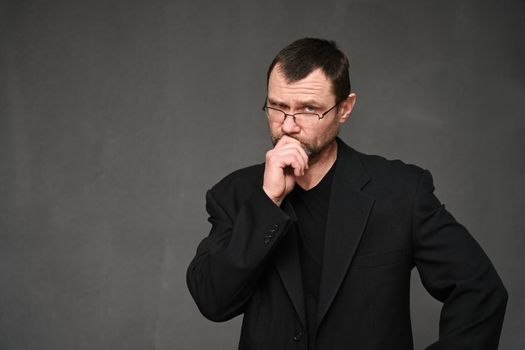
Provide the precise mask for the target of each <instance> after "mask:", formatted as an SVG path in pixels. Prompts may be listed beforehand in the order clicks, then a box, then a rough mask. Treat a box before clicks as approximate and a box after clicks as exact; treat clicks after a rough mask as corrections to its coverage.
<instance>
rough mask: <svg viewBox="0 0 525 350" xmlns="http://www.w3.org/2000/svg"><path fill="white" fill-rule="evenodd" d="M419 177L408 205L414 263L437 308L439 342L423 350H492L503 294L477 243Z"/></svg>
mask: <svg viewBox="0 0 525 350" xmlns="http://www.w3.org/2000/svg"><path fill="white" fill-rule="evenodd" d="M433 192H434V186H433V183H432V176H431V175H430V173H429V172H428V171H423V173H422V175H421V177H420V179H419V184H418V189H417V192H416V194H415V199H414V211H413V240H414V247H415V248H414V249H415V250H414V262H415V265H416V267H417V269H418V271H419V274H420V276H421V280H422V282H423V285H424V287H425V288H426V289H427V291H428V292H429V293H430V294H431V295H432V296H433V297H434V298H436V299H438V300H439V301H441V302H442V303H443V307H442V310H441V317H440V323H439V340H438V341H437V342H436V343H434V344H432V345H431V346H429V347H428V349H429V350H441V349H443V350H445V349H447V350H450V349H472V350H474V349H475V350H489V349H497V348H498V342H499V336H500V332H501V326H502V323H503V317H504V314H505V307H506V303H507V291H506V290H505V287H504V286H503V283H502V282H501V280H500V278H499V276H498V274H497V273H496V271H495V269H494V267H493V266H492V264H491V262H490V260H489V259H488V257H487V256H486V255H485V253H484V252H483V250H482V249H481V247H480V246H479V245H478V243H477V242H476V241H475V240H474V239H473V238H472V237H471V235H470V234H469V233H468V232H467V230H466V229H465V228H464V227H463V226H462V225H460V224H459V223H458V222H457V221H456V220H455V219H454V218H453V217H452V215H451V214H450V213H449V212H448V211H447V210H445V207H444V205H442V204H441V203H440V202H439V200H438V199H437V198H436V197H435V196H434V193H433Z"/></svg>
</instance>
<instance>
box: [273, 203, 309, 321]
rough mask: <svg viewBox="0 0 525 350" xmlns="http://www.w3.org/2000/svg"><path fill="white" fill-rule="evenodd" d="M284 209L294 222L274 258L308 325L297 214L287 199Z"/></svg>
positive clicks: (296, 306) (303, 319)
mask: <svg viewBox="0 0 525 350" xmlns="http://www.w3.org/2000/svg"><path fill="white" fill-rule="evenodd" d="M283 210H284V211H285V212H286V213H287V214H288V215H290V217H292V218H294V219H295V220H294V223H293V225H292V227H291V229H290V231H289V232H287V233H286V235H285V237H283V239H282V241H281V242H280V243H279V246H278V248H277V249H276V251H275V252H274V254H273V255H272V256H273V260H274V263H275V266H276V268H277V271H279V275H280V276H281V280H282V281H283V284H284V286H285V288H286V290H287V291H288V295H289V296H290V299H291V300H292V303H293V305H294V307H295V310H296V311H297V314H298V315H299V319H300V320H301V322H302V323H303V326H306V314H305V308H304V293H303V281H302V278H301V263H300V260H299V259H300V258H299V242H298V237H297V234H298V232H297V226H296V224H295V221H296V220H297V219H296V216H295V212H294V210H293V207H292V205H291V203H290V202H289V201H287V200H285V201H284V203H283Z"/></svg>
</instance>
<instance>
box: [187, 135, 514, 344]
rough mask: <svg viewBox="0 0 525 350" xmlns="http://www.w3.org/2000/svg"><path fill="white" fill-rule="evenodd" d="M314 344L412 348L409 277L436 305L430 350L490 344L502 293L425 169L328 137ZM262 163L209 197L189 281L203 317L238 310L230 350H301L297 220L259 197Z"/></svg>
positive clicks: (502, 309)
mask: <svg viewBox="0 0 525 350" xmlns="http://www.w3.org/2000/svg"><path fill="white" fill-rule="evenodd" d="M338 144H339V147H338V155H337V163H336V168H335V173H334V178H333V183H332V190H331V195H330V204H329V212H328V217H327V226H326V236H325V247H324V261H323V268H322V274H321V285H320V291H319V300H318V312H317V315H318V320H317V321H318V322H317V328H316V332H315V334H314V338H315V344H316V347H315V349H318V350H324V349H326V350H337V349H359V350H366V349H381V350H384V349H412V348H413V345H412V344H413V342H412V333H411V323H410V312H409V290H410V273H411V270H412V268H413V267H416V268H417V269H418V271H419V274H420V276H421V279H422V281H423V284H424V286H425V288H426V289H427V290H428V292H429V293H430V294H431V295H432V296H433V297H435V298H436V299H438V300H440V301H441V302H443V310H442V313H441V320H440V329H439V340H438V341H437V342H436V343H434V344H432V345H431V346H430V347H429V349H447V350H450V349H476V350H481V349H496V348H497V346H498V340H499V334H500V330H501V325H502V322H503V316H504V312H505V305H506V300H507V293H506V291H505V288H504V287H503V285H502V283H501V280H500V279H499V277H498V275H497V273H496V272H495V270H494V268H493V266H492V264H491V263H490V261H489V259H488V258H487V257H486V255H485V254H484V253H483V251H482V249H481V248H480V247H479V245H478V244H477V243H476V242H475V241H474V239H473V238H472V237H471V236H470V234H469V233H468V232H467V230H466V229H465V228H464V227H463V226H461V225H460V224H459V223H458V222H456V220H455V219H454V218H453V217H452V215H451V214H450V213H448V212H447V211H446V210H445V208H444V206H443V205H442V204H441V203H440V202H439V201H438V199H437V198H436V197H435V196H434V194H433V190H434V187H433V184H432V177H431V175H430V173H429V172H428V171H425V170H422V169H420V168H418V167H416V166H413V165H407V164H404V163H403V162H401V161H389V160H386V159H384V158H382V157H378V156H370V155H365V154H362V153H359V152H357V151H355V150H353V149H352V148H350V147H348V146H347V145H345V144H344V143H343V142H342V141H341V140H339V139H338ZM263 172H264V164H262V165H256V166H252V167H249V168H245V169H241V170H238V171H236V172H234V173H232V174H230V175H229V176H227V177H226V178H224V179H223V180H222V181H220V182H219V183H218V184H217V185H215V186H214V187H213V188H212V189H211V190H210V191H208V193H207V197H206V200H207V203H206V205H207V210H208V213H209V215H210V216H209V221H210V223H211V224H212V229H211V232H210V234H209V236H208V237H206V238H205V239H204V240H203V241H202V242H201V243H200V245H199V247H198V249H197V254H196V256H195V258H194V259H193V261H192V262H191V264H190V266H189V268H188V273H187V283H188V287H189V290H190V292H191V294H192V296H193V298H194V299H195V302H196V303H197V305H198V307H199V309H200V311H201V312H202V314H203V315H204V316H206V317H207V318H208V319H210V320H213V321H225V320H228V319H231V318H232V317H234V316H236V315H239V314H242V313H244V319H243V325H242V331H241V339H240V344H239V349H265V350H268V349H271V350H277V349H306V348H307V344H306V343H307V337H306V334H305V332H306V327H305V308H304V297H303V290H302V285H303V284H302V281H301V270H300V269H301V266H300V261H299V252H298V244H297V235H298V233H297V229H296V223H295V222H296V217H295V214H294V210H293V207H292V206H291V204H290V203H289V202H288V201H286V199H285V201H284V202H283V204H282V206H281V208H279V207H277V206H276V205H275V204H274V203H273V202H272V201H271V200H270V199H269V198H268V197H267V196H266V194H265V193H264V191H263V190H262V179H263Z"/></svg>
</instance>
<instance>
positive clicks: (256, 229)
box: [186, 188, 292, 322]
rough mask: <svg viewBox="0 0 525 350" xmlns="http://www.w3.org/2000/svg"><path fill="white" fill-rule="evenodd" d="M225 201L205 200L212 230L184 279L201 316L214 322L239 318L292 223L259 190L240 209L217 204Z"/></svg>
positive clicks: (213, 196)
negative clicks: (275, 249) (272, 253)
mask: <svg viewBox="0 0 525 350" xmlns="http://www.w3.org/2000/svg"><path fill="white" fill-rule="evenodd" d="M222 193H224V191H223V192H222ZM224 197H228V198H229V197H232V194H226V195H219V194H217V193H215V192H214V191H213V189H212V190H210V191H208V192H207V194H206V209H207V211H208V214H209V218H208V221H209V222H210V223H211V225H212V228H211V231H210V234H209V236H208V237H206V238H205V239H204V240H202V242H201V243H200V244H199V246H198V248H197V253H196V256H195V257H194V258H193V260H192V262H191V263H190V265H189V267H188V271H187V275H186V281H187V284H188V288H189V290H190V293H191V295H192V297H193V299H194V300H195V302H196V304H197V306H198V308H199V310H200V311H201V313H202V314H203V315H204V316H205V317H206V318H208V319H210V320H212V321H216V322H220V321H226V320H228V319H231V318H233V317H235V316H237V315H238V314H240V313H242V312H243V307H244V305H245V304H246V302H247V301H248V300H249V299H250V297H251V296H252V294H253V291H254V289H255V288H256V286H257V283H258V280H259V277H260V275H261V273H262V272H263V271H264V269H265V267H266V266H267V262H268V258H269V256H270V253H271V252H272V251H273V249H274V247H275V246H276V245H277V244H278V242H279V241H280V239H281V238H282V237H283V235H284V234H285V233H286V232H287V230H288V228H289V226H290V224H291V222H292V218H291V217H290V216H289V215H288V214H286V213H285V212H284V211H283V210H281V209H280V208H279V207H278V206H276V205H275V204H274V203H273V202H272V201H271V199H270V198H269V197H268V196H267V195H266V194H265V193H264V191H263V190H262V188H257V189H256V190H255V191H254V192H253V193H252V194H251V195H250V197H249V198H248V199H247V200H245V201H244V202H243V203H241V204H240V206H239V207H238V208H237V207H236V205H234V204H232V203H233V202H235V201H234V200H231V201H226V203H223V204H221V203H220V201H219V198H224ZM230 202H231V203H230Z"/></svg>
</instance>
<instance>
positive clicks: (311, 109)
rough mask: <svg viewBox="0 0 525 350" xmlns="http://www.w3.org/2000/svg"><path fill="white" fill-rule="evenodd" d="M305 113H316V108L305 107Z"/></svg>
mask: <svg viewBox="0 0 525 350" xmlns="http://www.w3.org/2000/svg"><path fill="white" fill-rule="evenodd" d="M304 111H305V112H306V113H315V108H314V107H310V106H306V107H304Z"/></svg>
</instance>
